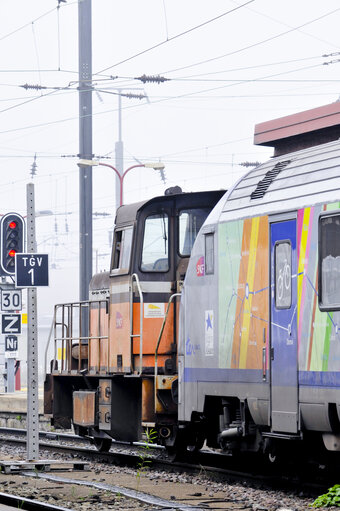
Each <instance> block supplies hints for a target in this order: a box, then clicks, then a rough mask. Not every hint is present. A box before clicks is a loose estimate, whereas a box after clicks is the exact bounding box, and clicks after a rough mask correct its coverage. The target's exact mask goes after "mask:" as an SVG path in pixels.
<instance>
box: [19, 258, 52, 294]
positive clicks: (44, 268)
mask: <svg viewBox="0 0 340 511" xmlns="http://www.w3.org/2000/svg"><path fill="white" fill-rule="evenodd" d="M15 285H16V287H40V286H48V254H16V255H15Z"/></svg>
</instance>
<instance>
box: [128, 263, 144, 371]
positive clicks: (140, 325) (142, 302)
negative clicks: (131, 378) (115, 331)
mask: <svg viewBox="0 0 340 511" xmlns="http://www.w3.org/2000/svg"><path fill="white" fill-rule="evenodd" d="M134 280H135V281H136V285H137V289H138V294H139V302H140V318H139V336H138V334H136V335H133V333H132V332H133V281H134ZM143 309H144V299H143V292H142V288H141V287H140V282H139V278H138V275H137V273H133V274H132V275H131V288H130V339H131V340H132V339H133V338H134V337H139V374H140V375H141V374H142V372H143V316H144V310H143ZM131 345H132V346H133V344H132V343H131ZM131 356H133V350H132V348H131ZM131 358H132V357H131Z"/></svg>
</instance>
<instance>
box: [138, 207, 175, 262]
mask: <svg viewBox="0 0 340 511" xmlns="http://www.w3.org/2000/svg"><path fill="white" fill-rule="evenodd" d="M168 232H169V218H168V215H166V214H165V213H161V214H158V215H150V216H148V217H147V218H146V220H145V227H144V239H143V250H142V262H141V270H142V271H145V272H149V271H151V272H166V271H169V235H168Z"/></svg>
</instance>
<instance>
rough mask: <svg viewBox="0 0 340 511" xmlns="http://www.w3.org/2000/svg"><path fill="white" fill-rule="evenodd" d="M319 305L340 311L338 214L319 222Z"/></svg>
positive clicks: (339, 221)
mask: <svg viewBox="0 0 340 511" xmlns="http://www.w3.org/2000/svg"><path fill="white" fill-rule="evenodd" d="M319 305H320V309H322V310H335V309H340V214H335V215H329V214H328V215H323V216H321V217H320V220H319Z"/></svg>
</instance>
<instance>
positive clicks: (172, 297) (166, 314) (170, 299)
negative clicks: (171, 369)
mask: <svg viewBox="0 0 340 511" xmlns="http://www.w3.org/2000/svg"><path fill="white" fill-rule="evenodd" d="M177 296H181V293H174V294H173V295H171V296H170V298H169V301H168V305H167V308H166V311H165V315H164V319H163V323H162V326H161V329H160V332H159V336H158V340H157V344H156V350H155V377H154V381H155V385H154V387H155V388H154V391H155V403H156V392H157V385H156V384H157V372H158V365H157V357H158V348H159V345H160V343H161V339H162V335H163V332H164V327H165V323H166V320H167V319H168V314H169V309H170V305H171V302H172V300H173V299H174V298H176V297H177Z"/></svg>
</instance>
